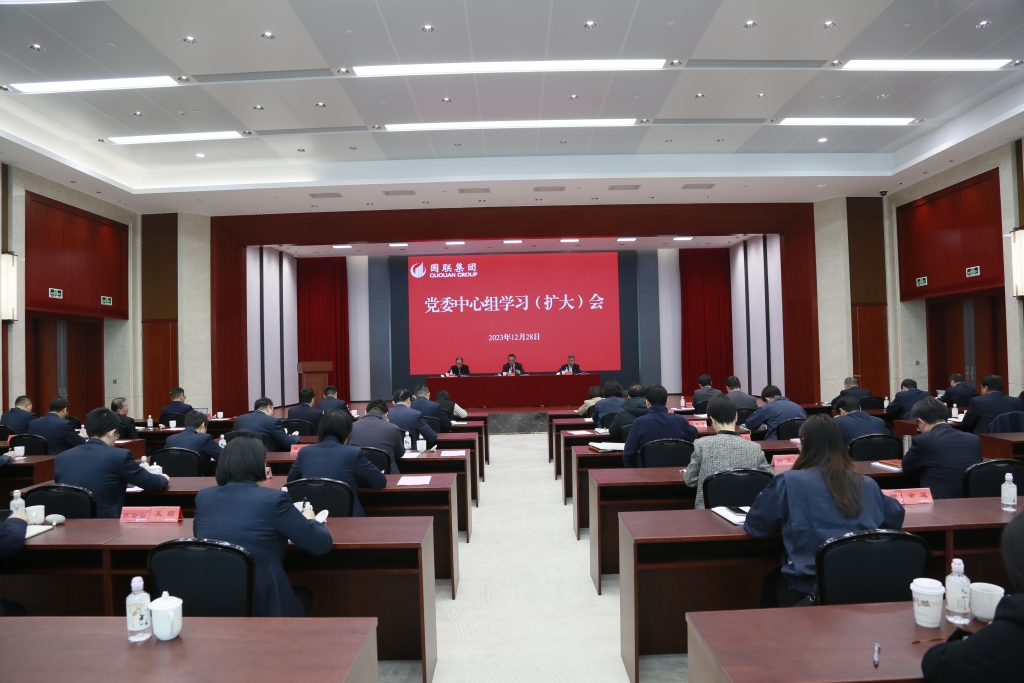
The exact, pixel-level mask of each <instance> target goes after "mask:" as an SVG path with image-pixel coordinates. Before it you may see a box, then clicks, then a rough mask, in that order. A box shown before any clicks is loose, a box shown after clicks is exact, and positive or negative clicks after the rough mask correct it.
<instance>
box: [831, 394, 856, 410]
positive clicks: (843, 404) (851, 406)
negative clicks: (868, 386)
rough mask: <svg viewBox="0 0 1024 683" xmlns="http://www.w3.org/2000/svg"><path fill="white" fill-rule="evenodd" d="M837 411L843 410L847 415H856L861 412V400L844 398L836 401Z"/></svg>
mask: <svg viewBox="0 0 1024 683" xmlns="http://www.w3.org/2000/svg"><path fill="white" fill-rule="evenodd" d="M835 408H836V410H843V411H846V412H847V413H855V412H857V411H858V410H860V399H858V398H857V397H856V396H843V397H842V398H841V399H839V400H838V401H836V405H835Z"/></svg>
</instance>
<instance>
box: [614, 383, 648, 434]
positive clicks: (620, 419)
mask: <svg viewBox="0 0 1024 683" xmlns="http://www.w3.org/2000/svg"><path fill="white" fill-rule="evenodd" d="M645 393H647V389H646V388H644V386H643V385H642V384H633V385H631V386H630V387H629V389H627V390H626V395H627V396H629V398H627V399H626V402H625V403H623V404H622V407H621V408H619V410H618V412H616V413H615V418H614V419H613V420H612V423H611V424H610V425H608V436H610V437H611V439H612V441H618V440H620V439H621V438H622V430H623V428H625V427H626V426H628V425H631V424H633V422H634V421H635V420H636V419H637V418H638V417H642V416H644V415H646V414H647V399H645V398H644V394H645Z"/></svg>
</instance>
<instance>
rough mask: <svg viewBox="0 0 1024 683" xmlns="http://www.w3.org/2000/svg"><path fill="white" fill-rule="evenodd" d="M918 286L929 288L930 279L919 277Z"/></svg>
mask: <svg viewBox="0 0 1024 683" xmlns="http://www.w3.org/2000/svg"><path fill="white" fill-rule="evenodd" d="M917 286H918V287H927V286H928V278H926V277H919V278H917Z"/></svg>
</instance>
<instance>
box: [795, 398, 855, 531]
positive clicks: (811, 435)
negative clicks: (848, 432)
mask: <svg viewBox="0 0 1024 683" xmlns="http://www.w3.org/2000/svg"><path fill="white" fill-rule="evenodd" d="M811 467H820V468H821V475H822V477H824V478H825V486H827V487H828V491H829V493H831V494H832V504H833V505H834V506H835V508H836V509H837V510H838V511H839V512H840V513H842V515H843V517H846V518H847V519H849V518H852V517H856V516H858V515H859V514H860V488H861V478H860V475H859V474H858V473H857V470H856V469H854V466H853V461H852V460H850V456H849V455H847V454H846V449H845V448H843V432H842V431H841V430H840V429H839V425H837V424H836V421H835V420H833V419H832V418H831V417H829V416H828V415H820V414H819V415H811V416H810V417H809V418H807V419H806V420H805V421H804V423H803V425H801V426H800V456H799V457H798V458H797V459H796V462H795V463H794V464H793V469H794V470H806V469H809V468H811Z"/></svg>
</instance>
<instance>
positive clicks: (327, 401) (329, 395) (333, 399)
mask: <svg viewBox="0 0 1024 683" xmlns="http://www.w3.org/2000/svg"><path fill="white" fill-rule="evenodd" d="M316 407H317V409H318V410H322V411H323V412H325V413H326V412H327V411H328V410H344V411H346V412H347V411H348V404H347V403H345V402H344V401H342V400H341V399H340V398H338V387H336V386H334V385H333V384H328V385H327V386H326V387H324V397H323V398H322V399H321V400H320V402H319V403H317V404H316Z"/></svg>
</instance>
